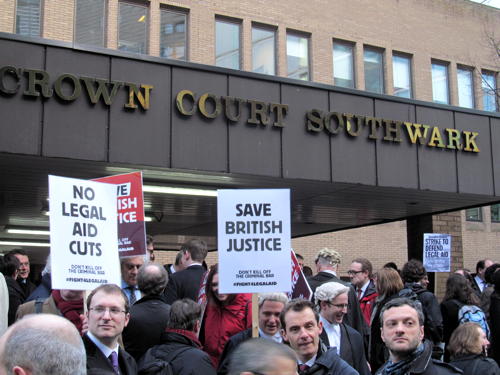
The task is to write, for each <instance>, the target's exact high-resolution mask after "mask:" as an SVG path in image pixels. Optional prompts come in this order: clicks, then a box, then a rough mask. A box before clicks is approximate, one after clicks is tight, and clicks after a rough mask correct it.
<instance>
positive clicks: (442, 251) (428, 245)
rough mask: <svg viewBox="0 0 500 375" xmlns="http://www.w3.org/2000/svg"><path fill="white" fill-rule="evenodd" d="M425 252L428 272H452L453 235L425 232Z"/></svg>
mask: <svg viewBox="0 0 500 375" xmlns="http://www.w3.org/2000/svg"><path fill="white" fill-rule="evenodd" d="M423 252H424V256H423V259H424V267H425V269H426V270H427V272H450V263H451V235H449V234H440V233H424V249H423Z"/></svg>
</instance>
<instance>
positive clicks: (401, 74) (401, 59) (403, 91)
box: [392, 55, 411, 98]
mask: <svg viewBox="0 0 500 375" xmlns="http://www.w3.org/2000/svg"><path fill="white" fill-rule="evenodd" d="M392 71H393V73H392V75H393V78H394V95H395V96H400V97H402V98H411V59H410V58H409V57H406V56H401V55H394V56H393V57H392Z"/></svg>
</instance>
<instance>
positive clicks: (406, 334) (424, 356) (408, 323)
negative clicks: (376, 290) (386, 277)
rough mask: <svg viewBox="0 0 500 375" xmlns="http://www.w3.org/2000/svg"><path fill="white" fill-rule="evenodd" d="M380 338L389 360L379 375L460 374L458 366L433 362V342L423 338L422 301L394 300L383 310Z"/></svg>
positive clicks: (435, 360) (437, 361) (380, 369)
mask: <svg viewBox="0 0 500 375" xmlns="http://www.w3.org/2000/svg"><path fill="white" fill-rule="evenodd" d="M380 323H381V326H382V329H381V336H382V340H383V341H384V343H385V345H386V347H387V349H388V350H389V360H388V361H387V362H386V363H385V364H384V365H383V366H382V367H381V368H379V369H378V370H377V372H376V375H406V374H421V375H451V374H461V371H460V370H457V369H456V368H455V367H453V366H451V365H449V364H447V363H444V362H441V361H439V360H437V359H433V358H432V357H431V356H432V343H431V342H430V341H422V340H423V338H424V325H423V324H424V314H423V312H422V307H421V304H420V302H418V301H414V300H411V299H409V298H395V299H393V300H391V301H389V302H387V304H385V306H384V307H383V308H382V311H381V314H380Z"/></svg>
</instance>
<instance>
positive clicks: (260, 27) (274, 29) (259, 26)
mask: <svg viewBox="0 0 500 375" xmlns="http://www.w3.org/2000/svg"><path fill="white" fill-rule="evenodd" d="M254 29H257V30H263V31H268V32H272V33H273V38H274V40H273V58H274V64H273V69H274V72H273V73H272V74H271V73H261V74H268V75H273V76H276V75H277V72H278V29H277V27H275V26H271V25H266V24H262V23H258V22H252V27H251V30H250V33H251V34H250V39H251V41H252V53H251V56H252V68H251V69H252V72H256V71H255V67H254V40H253V31H254Z"/></svg>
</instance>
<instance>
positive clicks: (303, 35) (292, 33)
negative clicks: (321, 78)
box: [285, 29, 312, 82]
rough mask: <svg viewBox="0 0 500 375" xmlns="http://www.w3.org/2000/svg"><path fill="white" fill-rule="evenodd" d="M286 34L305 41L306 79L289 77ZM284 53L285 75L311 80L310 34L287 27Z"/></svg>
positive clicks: (306, 80)
mask: <svg viewBox="0 0 500 375" xmlns="http://www.w3.org/2000/svg"><path fill="white" fill-rule="evenodd" d="M288 36H293V37H296V38H304V39H305V40H306V41H307V59H306V60H307V79H300V78H295V77H290V73H289V66H288V65H289V64H288V56H289V55H288ZM285 54H286V77H287V78H292V79H298V80H301V81H305V82H310V81H312V64H311V62H312V57H311V34H310V33H307V32H305V31H299V30H293V29H287V30H286V48H285Z"/></svg>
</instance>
